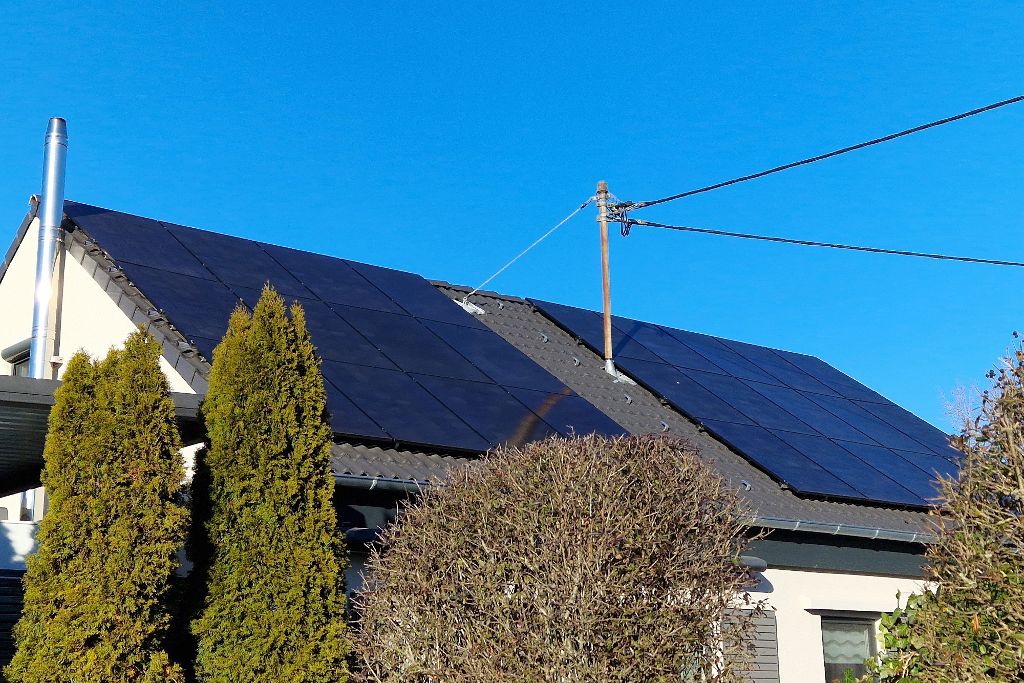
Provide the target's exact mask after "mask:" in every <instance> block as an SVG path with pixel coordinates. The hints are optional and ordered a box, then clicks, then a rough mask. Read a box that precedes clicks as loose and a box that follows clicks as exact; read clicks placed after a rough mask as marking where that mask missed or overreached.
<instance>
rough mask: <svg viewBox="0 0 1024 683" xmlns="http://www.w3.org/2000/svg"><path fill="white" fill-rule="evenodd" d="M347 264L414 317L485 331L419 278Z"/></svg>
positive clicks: (471, 317)
mask: <svg viewBox="0 0 1024 683" xmlns="http://www.w3.org/2000/svg"><path fill="white" fill-rule="evenodd" d="M348 264H349V265H350V266H352V268H353V269H354V270H355V271H356V272H357V273H359V274H360V275H362V276H363V277H365V278H366V279H367V280H368V281H369V282H370V283H371V284H373V285H374V286H375V287H377V289H379V290H380V291H382V292H383V293H384V294H386V295H387V296H389V297H390V298H391V299H392V300H393V301H394V302H395V303H397V304H398V305H399V306H400V307H401V308H402V309H403V310H405V311H406V312H408V313H409V315H411V316H413V317H416V318H425V319H427V320H437V321H439V322H446V323H454V324H456V325H463V326H465V327H479V328H485V329H486V325H484V324H483V323H482V322H480V321H479V320H477V319H476V318H474V317H473V316H472V315H471V314H469V313H467V312H466V311H465V310H463V309H462V308H460V307H459V305H458V304H456V303H455V302H454V301H452V300H451V299H449V298H448V297H446V296H445V295H444V294H442V293H441V292H439V291H438V290H437V288H436V287H434V286H433V285H431V284H430V283H429V282H427V281H426V280H424V279H423V278H422V277H420V276H419V275H415V274H413V273H406V272H404V271H401V270H393V269H391V268H384V267H382V266H373V265H370V264H367V263H357V262H355V261H348Z"/></svg>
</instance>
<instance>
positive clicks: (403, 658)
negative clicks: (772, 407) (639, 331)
mask: <svg viewBox="0 0 1024 683" xmlns="http://www.w3.org/2000/svg"><path fill="white" fill-rule="evenodd" d="M742 519H743V514H742V509H741V505H740V502H739V500H738V498H737V497H736V495H735V494H734V493H733V491H732V490H731V489H730V488H729V487H728V486H727V485H726V484H725V483H724V482H723V481H722V480H721V479H719V478H718V477H717V476H716V475H715V474H713V473H712V472H711V471H710V470H709V469H708V468H707V467H706V466H705V465H703V464H702V463H701V462H700V461H699V460H698V458H697V457H696V456H695V454H694V453H693V451H692V450H690V449H689V448H688V447H686V446H685V445H683V444H681V443H679V442H674V441H670V440H666V439H662V438H656V437H623V438H618V439H614V440H608V439H604V438H601V437H597V436H588V437H582V438H573V439H561V438H550V439H548V440H545V441H541V442H537V443H533V444H530V445H528V446H526V447H524V448H523V449H518V448H508V449H504V450H502V449H499V451H498V452H496V453H494V454H492V455H489V456H487V457H486V458H485V459H484V460H483V461H482V462H481V463H476V464H474V465H471V466H468V467H465V468H463V469H458V470H456V471H455V472H454V473H453V474H452V475H451V477H450V478H449V479H448V480H446V482H445V485H444V486H443V487H434V488H431V489H430V490H428V491H427V492H426V493H425V494H424V495H423V496H422V499H421V500H419V501H418V502H416V503H415V504H412V505H411V506H410V507H409V508H408V509H406V510H405V512H404V513H403V515H402V516H401V517H400V519H399V521H398V522H397V523H396V524H395V525H393V526H391V527H390V528H389V529H388V530H387V531H386V532H385V534H384V537H383V541H382V542H383V549H380V548H378V549H375V550H374V551H373V553H372V555H371V557H370V559H369V563H368V572H367V585H366V586H365V587H364V591H363V592H362V593H361V597H360V599H359V601H358V612H359V613H360V624H359V626H360V629H359V632H358V636H357V651H356V652H357V657H356V660H357V663H358V666H359V668H360V676H361V677H362V678H363V679H365V680H366V681H375V682H379V683H385V682H387V683H390V682H392V681H395V682H397V681H423V682H428V681H430V682H434V681H443V682H444V683H470V682H473V683H494V682H502V681H508V682H512V681H516V682H517V683H518V682H520V681H533V682H537V683H541V682H551V683H555V682H558V683H576V682H579V683H582V682H584V681H586V682H590V681H604V682H611V683H614V682H616V681H618V682H621V683H626V682H627V681H629V682H633V681H655V682H657V681H665V682H668V681H672V682H673V683H675V682H678V681H680V680H701V681H733V680H738V676H739V673H738V672H739V670H740V669H741V668H742V667H743V656H742V655H744V654H745V653H746V651H747V647H748V646H749V643H750V637H751V636H752V633H753V632H752V630H751V626H752V620H753V616H754V615H755V613H756V609H746V610H744V609H739V610H737V609H735V608H736V607H738V606H742V603H738V602H737V599H738V596H739V595H740V594H741V593H742V588H743V585H744V582H745V581H746V580H747V576H746V573H745V571H744V570H743V569H742V567H740V566H739V563H738V556H739V553H740V551H741V549H742V548H743V547H745V546H746V544H747V539H746V538H745V537H744V529H745V525H744V523H743V521H741V520H742ZM755 607H756V606H755Z"/></svg>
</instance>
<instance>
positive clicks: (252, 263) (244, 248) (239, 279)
mask: <svg viewBox="0 0 1024 683" xmlns="http://www.w3.org/2000/svg"><path fill="white" fill-rule="evenodd" d="M165 225H167V227H168V230H169V231H170V233H171V234H172V235H173V236H174V237H175V238H176V239H177V240H178V241H180V242H181V243H182V244H183V245H184V246H185V248H186V249H188V250H189V251H190V252H191V253H192V254H194V255H195V257H196V258H197V259H199V260H200V261H202V263H203V265H205V266H206V267H207V268H208V269H209V270H210V272H212V273H213V274H214V275H215V276H216V277H217V279H218V280H220V281H221V282H224V283H226V284H228V285H236V286H239V287H247V288H250V289H256V290H260V289H262V288H263V285H264V283H267V282H269V283H270V284H272V285H273V286H274V288H275V289H277V291H278V292H280V293H281V294H283V295H285V296H299V297H309V296H312V293H311V292H310V291H309V290H308V289H306V288H305V287H304V286H303V285H302V283H301V282H299V281H298V280H297V279H295V277H294V276H293V275H292V274H291V273H289V272H288V271H287V270H285V269H284V268H282V267H281V265H280V264H279V263H278V262H277V261H275V260H274V259H272V258H271V257H270V255H269V254H267V253H266V252H265V251H263V249H261V248H260V246H259V245H258V244H257V243H256V242H253V241H251V240H246V239H239V238H237V237H230V236H228V235H220V234H218V233H215V232H207V231H206V230H196V229H195V228H186V227H184V226H180V225H173V224H169V223H167V224H165Z"/></svg>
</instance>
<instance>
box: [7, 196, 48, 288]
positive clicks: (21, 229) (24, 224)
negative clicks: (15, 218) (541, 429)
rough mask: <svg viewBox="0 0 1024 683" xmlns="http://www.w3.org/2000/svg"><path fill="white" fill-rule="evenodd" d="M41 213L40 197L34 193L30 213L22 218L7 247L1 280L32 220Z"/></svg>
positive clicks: (29, 207) (29, 200) (29, 205)
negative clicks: (12, 240)
mask: <svg viewBox="0 0 1024 683" xmlns="http://www.w3.org/2000/svg"><path fill="white" fill-rule="evenodd" d="M38 213H39V197H37V196H36V195H32V196H31V197H29V198H28V213H26V214H25V217H24V218H23V219H21V225H19V226H18V231H17V232H16V233H15V234H14V242H12V243H11V246H10V247H9V248H8V249H7V254H6V255H5V256H4V262H3V263H2V264H0V282H3V280H4V275H6V274H7V269H8V268H9V267H10V266H11V261H13V260H14V255H15V254H16V253H18V249H19V248H20V247H21V243H22V241H24V239H25V234H26V233H28V227H29V226H30V225H32V221H33V220H35V218H36V215H37V214H38Z"/></svg>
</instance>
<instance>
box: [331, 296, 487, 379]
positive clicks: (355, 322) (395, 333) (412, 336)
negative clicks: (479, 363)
mask: <svg viewBox="0 0 1024 683" xmlns="http://www.w3.org/2000/svg"><path fill="white" fill-rule="evenodd" d="M452 305H453V306H454V304H452ZM334 310H335V312H337V314H338V315H339V316H341V318H342V319H343V320H345V321H346V322H348V324H349V325H351V326H352V327H354V328H355V329H357V330H359V332H360V333H361V334H363V335H364V336H365V337H366V338H367V339H369V340H370V342H371V343H372V344H374V345H375V346H376V347H377V348H378V349H380V350H381V351H382V352H383V353H384V355H386V356H387V357H388V358H389V359H391V361H392V362H394V363H395V364H396V365H397V366H398V367H399V368H401V369H402V370H404V371H406V372H411V373H420V374H423V375H435V376H437V377H452V378H455V379H469V380H477V381H486V380H487V377H486V375H484V374H483V373H482V372H480V371H479V370H478V369H476V368H475V367H473V364H472V363H470V362H469V361H468V360H466V359H465V358H463V357H462V356H461V355H459V354H458V353H457V352H456V351H455V349H453V348H452V347H450V346H448V345H447V344H445V343H444V342H443V341H441V339H439V338H438V337H437V336H436V335H435V334H433V333H432V332H431V331H430V330H428V329H427V328H426V327H425V326H424V325H423V323H421V322H420V321H418V320H416V319H415V318H413V317H412V316H409V315H399V314H397V313H384V312H382V311H371V310H369V309H365V308H355V307H353V306H335V307H334Z"/></svg>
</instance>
